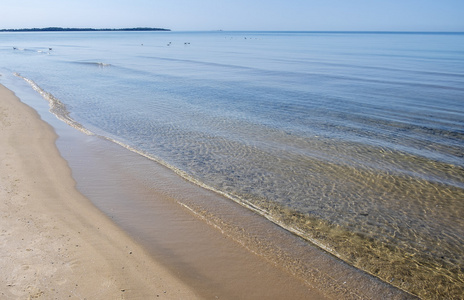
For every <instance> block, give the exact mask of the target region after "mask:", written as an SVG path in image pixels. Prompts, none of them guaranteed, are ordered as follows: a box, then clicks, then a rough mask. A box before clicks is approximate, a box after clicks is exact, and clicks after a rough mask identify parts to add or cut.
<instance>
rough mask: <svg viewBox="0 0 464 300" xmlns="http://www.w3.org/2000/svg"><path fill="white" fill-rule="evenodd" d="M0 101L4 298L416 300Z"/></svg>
mask: <svg viewBox="0 0 464 300" xmlns="http://www.w3.org/2000/svg"><path fill="white" fill-rule="evenodd" d="M0 99H1V100H2V101H1V102H0V103H1V104H0V128H1V132H0V133H1V134H0V143H1V144H2V150H3V148H4V147H3V145H6V147H7V150H4V151H2V153H1V155H2V157H1V171H0V175H1V176H2V180H1V188H0V190H1V191H0V193H1V199H2V202H1V203H0V206H1V207H0V211H2V219H1V224H2V226H1V228H2V232H1V235H0V241H2V243H1V245H2V246H1V247H2V248H3V249H2V256H4V257H2V260H1V262H0V270H2V271H0V274H1V282H0V284H2V286H1V287H0V291H1V293H3V294H2V295H1V296H2V298H3V297H4V296H6V298H7V299H16V298H20V299H22V298H27V297H33V296H43V297H44V298H52V297H56V298H65V297H66V298H67V297H69V296H71V297H72V298H85V297H87V298H88V299H115V298H127V299H134V298H140V299H156V298H158V297H157V296H158V295H159V296H160V297H167V298H170V299H195V298H203V299H379V298H383V299H411V298H414V297H412V296H411V295H409V294H406V293H404V292H402V291H400V290H398V289H396V288H394V287H392V286H390V285H388V284H386V283H383V282H381V281H380V280H378V279H377V278H375V277H373V276H370V275H368V274H366V273H364V272H361V271H359V270H357V269H355V268H353V267H351V266H349V265H347V264H345V263H343V262H341V261H339V260H338V259H336V258H334V257H332V256H331V255H329V254H327V253H325V252H324V251H321V250H320V249H319V248H317V247H315V246H312V245H310V244H309V243H307V242H305V241H303V240H301V239H300V238H298V237H296V236H294V235H292V234H290V233H288V232H287V231H285V230H283V229H281V228H280V227H278V226H276V225H275V224H272V223H271V222H269V221H268V220H266V219H265V218H263V217H261V216H258V215H256V214H255V213H253V212H251V211H249V210H248V209H246V208H244V207H241V206H240V205H238V204H236V203H233V202H231V201H230V200H228V199H225V198H223V197H222V196H220V195H218V194H216V193H213V192H211V191H207V190H204V189H202V188H200V187H198V186H196V185H194V184H192V183H189V182H187V181H185V180H183V179H182V178H180V177H179V176H177V175H176V174H174V173H173V172H172V171H170V170H168V169H166V168H164V167H163V166H161V165H158V164H155V163H153V162H152V161H148V160H147V159H146V158H144V157H142V156H140V155H138V154H135V153H133V152H131V151H128V150H127V149H125V148H123V147H121V146H119V145H116V144H114V143H112V142H109V141H107V140H103V139H101V138H98V137H95V136H86V135H85V134H83V133H81V132H79V131H76V130H74V129H72V128H70V127H68V126H67V125H63V126H56V125H55V124H53V126H54V127H55V131H57V133H58V135H59V139H58V140H57V146H58V149H59V151H58V149H57V147H56V146H55V144H54V141H55V139H56V134H54V132H53V129H52V128H51V127H50V126H49V125H48V124H46V123H45V122H43V121H41V120H39V116H38V115H37V113H36V112H35V111H34V110H32V109H31V108H29V107H28V106H26V105H24V104H22V103H21V102H19V100H18V99H17V98H15V97H14V96H13V94H12V93H11V92H9V91H8V90H6V89H5V88H3V87H1V90H0ZM25 120H26V121H27V122H26V121H25ZM47 122H49V120H48V119H47ZM60 154H61V155H62V156H63V157H64V158H65V159H66V160H64V159H63V158H62V157H61V156H60ZM68 164H69V165H68ZM69 167H70V168H69ZM71 170H72V175H71ZM73 178H74V179H73ZM74 180H76V181H74ZM76 184H77V186H76ZM76 187H77V189H76ZM83 195H85V196H83ZM3 199H5V200H3ZM89 199H90V201H89ZM95 206H96V207H97V208H96V207H95ZM26 208H27V209H26ZM115 224H116V225H115ZM3 253H6V254H3Z"/></svg>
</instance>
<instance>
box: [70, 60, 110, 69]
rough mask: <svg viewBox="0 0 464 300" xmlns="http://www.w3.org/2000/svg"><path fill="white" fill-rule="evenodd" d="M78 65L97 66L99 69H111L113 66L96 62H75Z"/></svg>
mask: <svg viewBox="0 0 464 300" xmlns="http://www.w3.org/2000/svg"><path fill="white" fill-rule="evenodd" d="M75 63H76V64H81V65H91V66H97V67H99V68H107V67H111V66H112V64H107V63H104V62H94V61H78V62H75Z"/></svg>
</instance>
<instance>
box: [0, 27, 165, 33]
mask: <svg viewBox="0 0 464 300" xmlns="http://www.w3.org/2000/svg"><path fill="white" fill-rule="evenodd" d="M36 31H40V32H44V31H46V32H48V31H171V29H165V28H151V27H135V28H101V29H97V28H62V27H46V28H21V29H0V32H36Z"/></svg>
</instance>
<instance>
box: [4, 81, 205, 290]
mask: <svg viewBox="0 0 464 300" xmlns="http://www.w3.org/2000/svg"><path fill="white" fill-rule="evenodd" d="M55 140H56V135H55V133H54V131H53V129H52V128H51V127H50V126H49V125H48V124H47V123H45V122H43V121H42V120H40V117H39V116H38V114H37V113H36V112H35V111H34V110H33V109H31V108H30V107H28V106H26V105H25V104H23V103H21V102H20V101H19V99H18V98H17V97H16V96H15V95H14V94H13V93H12V92H11V91H9V90H8V89H6V88H5V87H3V86H1V85H0V147H1V151H0V178H1V179H0V249H1V251H0V299H33V298H41V299H70V298H71V299H125V298H129V299H134V298H136V299H157V298H158V297H159V298H164V299H195V298H197V297H196V295H195V294H194V292H193V291H192V290H191V289H190V288H189V287H188V286H186V285H185V284H183V283H182V282H180V281H179V280H178V279H177V278H176V277H175V276H173V274H171V273H170V272H169V271H168V270H167V269H165V268H164V267H163V266H161V265H159V264H157V263H156V262H155V261H154V260H153V259H152V258H151V257H150V256H149V255H148V254H147V253H146V252H145V251H144V249H142V248H141V247H140V246H138V245H137V244H136V243H135V242H134V241H133V240H132V239H131V238H129V237H128V236H127V235H126V234H125V233H124V232H122V231H121V230H120V229H119V228H118V227H116V226H115V225H114V224H113V223H112V222H111V221H110V220H109V219H108V218H107V217H106V216H105V215H103V214H102V213H101V212H100V211H99V210H98V209H96V208H95V207H94V206H93V204H91V203H90V202H89V200H88V199H87V198H85V197H83V196H82V195H81V194H80V193H79V192H78V191H77V190H76V188H75V182H74V180H73V179H72V176H71V171H70V169H69V167H68V165H67V162H66V161H65V160H64V159H63V158H62V157H61V156H60V154H59V152H58V150H57V148H56V146H55V143H54V142H55Z"/></svg>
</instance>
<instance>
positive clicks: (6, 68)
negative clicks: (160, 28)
mask: <svg viewBox="0 0 464 300" xmlns="http://www.w3.org/2000/svg"><path fill="white" fill-rule="evenodd" d="M1 38H2V39H1V40H0V41H1V42H0V52H1V58H0V61H1V63H2V64H1V66H2V69H1V70H0V71H1V72H2V73H4V74H10V75H11V74H13V73H18V74H20V75H21V76H22V77H24V78H26V79H28V80H31V81H32V82H31V84H32V85H34V86H35V87H36V88H37V89H38V90H39V91H42V92H44V93H45V94H44V96H45V97H48V98H52V99H54V100H57V101H59V103H63V104H64V106H65V107H64V108H65V110H63V107H61V108H59V107H58V109H59V110H57V111H56V113H58V114H59V115H61V116H63V115H65V116H66V114H67V112H69V116H66V118H67V120H68V121H69V120H72V122H74V123H72V125H74V126H83V127H85V128H86V129H87V130H89V131H90V132H93V133H95V134H97V135H100V136H104V137H106V138H108V139H110V140H114V141H117V142H118V143H122V144H124V145H126V146H127V147H129V148H130V149H132V150H133V151H136V152H137V153H140V154H143V155H146V156H149V157H151V158H153V159H154V160H157V161H160V162H162V163H163V164H165V165H167V166H169V167H170V168H172V169H174V170H176V171H177V172H178V173H179V174H180V175H182V176H184V177H185V178H187V179H189V180H191V181H194V182H195V183H197V184H200V185H202V186H205V187H207V188H210V189H212V190H215V191H219V192H221V193H223V194H225V195H227V196H228V197H229V198H231V199H233V200H235V201H238V202H241V203H244V204H246V205H247V206H248V207H249V208H251V209H253V210H255V211H257V212H259V213H261V214H263V215H265V216H266V217H267V218H269V219H270V220H272V221H274V222H276V223H278V224H279V225H281V226H283V227H285V228H288V229H289V230H292V231H293V232H295V233H297V234H299V235H301V236H303V237H305V238H306V239H308V240H309V241H311V242H313V243H315V244H316V245H318V246H320V247H321V248H323V249H325V250H327V251H329V252H330V253H332V254H334V255H336V256H338V257H340V258H341V259H343V260H345V261H347V262H348V263H350V264H352V265H354V266H356V267H359V268H361V269H363V270H366V271H367V272H369V273H371V274H374V275H376V276H378V277H380V278H381V279H383V280H385V281H386V282H391V283H392V284H394V285H396V286H398V287H401V288H403V289H405V290H408V291H410V292H412V293H414V294H417V295H420V296H422V297H424V298H434V297H449V298H453V297H454V298H459V297H460V295H461V294H462V292H463V289H464V279H463V278H464V274H463V268H464V255H463V254H464V253H463V250H462V249H463V245H464V221H463V219H462V217H461V215H462V213H463V212H464V204H463V199H464V159H463V153H464V151H463V150H464V101H463V99H464V88H463V87H464V59H463V58H464V46H462V45H464V35H462V34H387V33H378V34H366V33H356V34H355V33H260V32H246V33H245V32H236V33H229V32H196V33H194V32H191V33H176V32H169V33H166V32H163V33H119V32H118V33H40V34H38V33H14V34H8V33H5V34H2V35H1ZM13 46H14V47H17V48H18V49H19V50H13ZM49 47H51V48H52V49H53V50H51V51H50V50H48V48H49ZM46 93H50V94H51V95H52V96H53V97H51V96H50V95H48V94H46ZM60 109H61V110H60ZM431 286H432V287H433V288H430V287H431Z"/></svg>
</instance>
